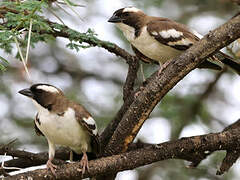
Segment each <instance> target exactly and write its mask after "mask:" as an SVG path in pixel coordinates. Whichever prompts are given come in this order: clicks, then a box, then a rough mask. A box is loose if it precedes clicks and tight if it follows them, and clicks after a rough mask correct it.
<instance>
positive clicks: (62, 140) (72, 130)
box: [36, 110, 90, 152]
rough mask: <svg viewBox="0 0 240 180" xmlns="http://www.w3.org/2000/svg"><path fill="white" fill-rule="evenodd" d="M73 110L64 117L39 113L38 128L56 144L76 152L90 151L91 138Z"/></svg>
mask: <svg viewBox="0 0 240 180" xmlns="http://www.w3.org/2000/svg"><path fill="white" fill-rule="evenodd" d="M71 111H73V110H68V111H67V112H65V113H64V115H63V116H58V115H57V114H54V113H49V114H48V115H47V114H41V113H39V115H38V116H39V120H40V123H37V122H36V124H37V127H38V128H39V129H40V130H41V132H42V133H43V134H44V135H45V136H46V137H47V139H48V140H50V141H51V142H52V143H54V144H58V145H62V146H68V147H70V148H72V149H73V150H75V149H76V152H78V151H82V149H84V150H86V151H89V150H90V149H89V148H90V136H89V134H88V133H87V132H86V130H84V129H83V127H82V126H81V125H80V124H79V123H78V122H77V121H76V119H75V113H74V111H73V112H71Z"/></svg>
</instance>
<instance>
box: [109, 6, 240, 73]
mask: <svg viewBox="0 0 240 180" xmlns="http://www.w3.org/2000/svg"><path fill="white" fill-rule="evenodd" d="M108 22H110V23H115V24H116V26H117V27H118V28H119V29H120V30H121V31H122V33H123V35H124V36H125V38H126V39H127V40H128V41H129V42H130V44H131V46H132V49H133V51H134V53H135V54H136V56H137V57H138V58H139V59H141V60H142V61H143V62H146V63H155V64H159V65H160V69H159V73H160V72H161V70H162V69H163V67H164V63H166V62H167V61H170V60H172V59H173V58H176V57H177V56H179V55H180V54H181V53H182V52H183V51H185V50H187V49H188V48H189V47H191V46H192V45H193V44H194V43H196V42H197V41H199V40H200V39H201V38H202V37H203V36H202V35H200V34H199V33H197V31H195V30H193V29H191V28H189V27H188V26H186V25H184V24H181V23H178V22H175V21H173V20H171V19H168V18H164V17H154V16H148V15H147V14H145V13H144V12H143V11H142V10H140V9H138V8H136V7H125V8H121V9H118V10H116V11H115V12H114V13H113V15H112V16H111V17H110V19H109V20H108ZM223 64H226V65H228V66H230V67H231V68H232V69H234V70H235V71H236V72H237V73H238V74H240V64H239V63H237V62H236V61H234V59H233V58H231V57H230V56H228V55H226V54H224V53H223V52H221V51H218V52H217V53H215V54H214V55H212V56H210V57H209V58H207V61H204V62H202V63H201V64H200V65H198V67H199V68H210V69H214V70H222V67H223Z"/></svg>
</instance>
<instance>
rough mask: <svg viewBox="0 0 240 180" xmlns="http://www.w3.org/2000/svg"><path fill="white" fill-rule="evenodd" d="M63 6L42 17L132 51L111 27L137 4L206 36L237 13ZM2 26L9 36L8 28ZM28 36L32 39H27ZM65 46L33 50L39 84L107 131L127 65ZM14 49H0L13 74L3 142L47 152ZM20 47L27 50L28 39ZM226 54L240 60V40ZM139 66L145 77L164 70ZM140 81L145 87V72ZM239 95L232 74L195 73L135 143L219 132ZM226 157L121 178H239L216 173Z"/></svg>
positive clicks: (163, 6) (56, 42) (54, 43)
mask: <svg viewBox="0 0 240 180" xmlns="http://www.w3.org/2000/svg"><path fill="white" fill-rule="evenodd" d="M59 2H60V1H58V2H53V3H49V4H48V5H46V6H44V8H43V11H42V13H41V15H42V16H44V17H45V18H48V19H50V20H51V21H53V22H58V23H60V24H61V23H62V22H64V24H66V25H67V26H69V27H71V28H73V29H75V30H77V31H79V32H86V31H87V30H88V29H89V28H91V29H92V30H94V32H95V33H96V34H97V37H98V38H99V39H102V40H107V41H110V42H114V43H116V44H118V45H119V46H120V47H123V48H124V49H126V50H127V51H129V52H132V50H131V48H130V46H129V44H128V43H127V41H126V40H125V39H124V38H123V35H122V34H121V32H120V31H119V30H118V29H116V28H115V27H114V26H113V25H112V24H109V23H107V20H108V18H110V17H111V15H112V13H113V12H114V11H115V10H117V9H119V8H122V7H126V6H135V7H137V8H140V9H142V10H144V11H145V12H146V13H147V14H148V15H154V16H163V17H168V18H171V19H174V20H176V21H178V22H181V23H184V24H187V25H189V26H191V27H192V28H194V29H196V30H197V31H198V32H199V33H201V34H206V33H207V32H208V31H209V30H211V29H213V28H215V27H217V26H218V25H220V24H222V23H224V22H225V21H227V20H228V19H229V18H231V17H232V16H233V15H235V14H236V13H237V12H238V10H239V8H238V6H237V5H235V4H233V3H231V2H230V1H228V0H211V1H207V0H147V1H144V0H132V1H129V0H128V1H127V0H115V1H110V0H88V1H87V0H85V1H84V0H81V1H72V2H74V3H77V4H81V5H84V7H79V6H73V7H72V8H73V9H74V10H75V12H74V11H73V10H71V8H69V7H68V6H66V5H64V4H62V3H59ZM76 12H77V14H78V15H77V14H76ZM54 14H55V15H54ZM56 15H57V16H58V17H59V18H60V19H61V21H62V22H61V21H60V20H59V18H57V17H56ZM80 17H81V19H82V20H80ZM0 28H1V32H3V31H4V29H3V28H2V27H0ZM22 38H23V39H24V38H26V35H25V36H22ZM20 43H21V42H20ZM67 44H69V41H68V40H66V39H63V38H57V39H53V38H52V39H47V43H45V42H39V43H37V44H35V46H34V47H31V48H30V54H29V60H28V68H29V72H30V75H31V80H32V82H34V83H39V82H43V83H49V84H53V85H55V86H57V87H59V88H61V89H62V90H63V91H64V92H65V93H66V95H67V96H68V97H69V98H71V99H74V100H75V101H77V102H79V103H81V104H83V105H84V106H85V107H86V108H87V109H88V110H89V111H90V112H91V114H92V115H93V116H94V117H95V119H96V121H97V124H98V126H99V129H100V132H101V131H102V130H103V129H104V127H105V126H106V125H107V124H108V122H109V121H110V120H111V119H113V117H114V116H115V114H116V113H117V111H118V109H119V108H120V106H121V104H122V102H123V101H122V87H123V83H124V80H125V77H126V73H127V67H128V66H127V65H126V64H125V63H124V61H123V60H121V59H120V58H118V57H116V56H115V55H113V54H111V53H109V52H107V51H106V50H104V49H101V48H97V47H91V48H81V49H79V51H75V50H71V49H70V48H67V47H66V45H67ZM11 45H12V46H13V49H12V51H11V52H10V51H9V52H8V53H7V52H6V51H4V50H3V49H0V56H1V57H3V58H4V59H6V60H7V61H8V63H9V64H6V63H5V65H7V69H6V70H5V71H3V72H0V73H1V75H0V81H1V83H0V129H1V135H0V144H4V143H7V142H9V141H10V140H12V139H14V138H17V139H18V141H17V143H16V148H20V149H25V150H28V151H33V152H39V151H46V150H47V142H46V140H45V139H44V138H43V137H38V136H37V135H36V134H35V132H34V129H33V118H34V117H35V114H36V109H35V108H34V107H33V105H32V103H31V101H30V100H29V99H27V98H25V97H22V96H21V95H20V94H18V93H17V92H18V91H19V90H20V89H22V88H26V87H29V86H30V84H31V83H30V82H29V80H27V77H26V74H25V71H24V68H23V65H22V62H21V61H20V60H19V54H18V50H17V48H16V44H15V43H14V42H12V43H11ZM20 45H22V49H23V50H24V49H25V48H24V41H22V43H21V44H20ZM25 45H26V44H25ZM1 48H2V46H1ZM224 51H227V52H228V53H229V54H230V55H233V56H235V57H236V58H238V59H239V57H240V50H239V45H238V42H235V43H233V44H231V45H230V46H229V47H228V48H227V50H224ZM24 53H26V52H24ZM1 60H2V61H3V59H1ZM239 60H240V59H239ZM141 64H142V65H143V69H144V74H145V76H146V77H148V76H149V75H150V74H151V73H153V72H154V71H156V69H157V68H158V67H157V66H155V65H147V64H144V63H141ZM137 82H138V84H140V83H141V82H142V75H141V73H139V77H138V80H137ZM239 91H240V78H239V76H238V75H237V74H236V73H234V72H232V71H231V70H228V71H224V72H220V73H219V72H216V71H211V70H199V69H196V70H194V71H193V72H191V73H190V74H189V75H188V76H187V77H186V78H184V79H183V80H182V81H181V82H180V83H179V84H178V85H177V86H176V87H175V88H174V89H173V90H171V91H170V92H169V93H168V94H167V95H166V97H165V98H164V99H163V100H162V102H160V103H159V104H158V105H157V106H156V108H155V109H154V111H153V113H152V114H151V117H150V118H149V120H148V121H147V122H146V123H145V124H144V126H143V128H142V129H141V131H140V133H139V135H138V136H137V139H141V140H142V141H144V142H148V143H160V142H164V141H168V140H171V139H177V138H180V137H183V136H193V135H199V134H204V133H210V132H217V131H220V130H222V129H223V128H224V127H225V126H226V125H228V124H230V123H233V122H234V121H236V120H237V119H238V118H239V117H240V110H239V105H240V95H239ZM224 154H225V152H217V153H213V154H212V155H211V156H210V157H209V158H208V159H207V160H204V161H203V162H202V163H201V164H200V165H199V167H197V168H196V169H188V168H186V166H187V165H188V163H187V162H184V161H182V160H167V161H162V162H158V163H154V164H152V165H148V166H145V167H141V168H138V169H137V170H132V171H125V172H122V173H119V174H118V176H117V179H124V180H125V179H143V180H145V179H151V180H156V179H164V180H168V179H169V180H172V179H181V180H195V179H198V180H205V179H211V180H214V179H216V180H217V179H226V180H227V179H239V178H240V175H239V173H238V172H239V170H240V166H239V163H237V164H236V165H235V166H234V167H233V168H232V169H231V170H230V171H229V172H228V173H227V174H225V175H223V176H220V177H219V176H216V175H215V173H216V169H217V168H218V167H219V163H220V162H221V160H222V159H223V157H224ZM0 158H1V157H0Z"/></svg>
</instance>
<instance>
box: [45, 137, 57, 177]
mask: <svg viewBox="0 0 240 180" xmlns="http://www.w3.org/2000/svg"><path fill="white" fill-rule="evenodd" d="M48 147H49V150H48V155H49V159H48V161H47V170H49V169H50V170H51V172H52V173H53V175H55V176H56V172H55V170H56V169H57V166H56V165H55V164H53V163H52V160H53V159H54V156H55V144H54V143H52V142H51V141H49V140H48Z"/></svg>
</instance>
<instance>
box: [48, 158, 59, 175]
mask: <svg viewBox="0 0 240 180" xmlns="http://www.w3.org/2000/svg"><path fill="white" fill-rule="evenodd" d="M49 169H50V170H51V172H52V173H53V175H54V176H56V172H55V171H56V169H57V166H56V165H55V164H53V163H52V159H49V160H48V161H47V170H49Z"/></svg>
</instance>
